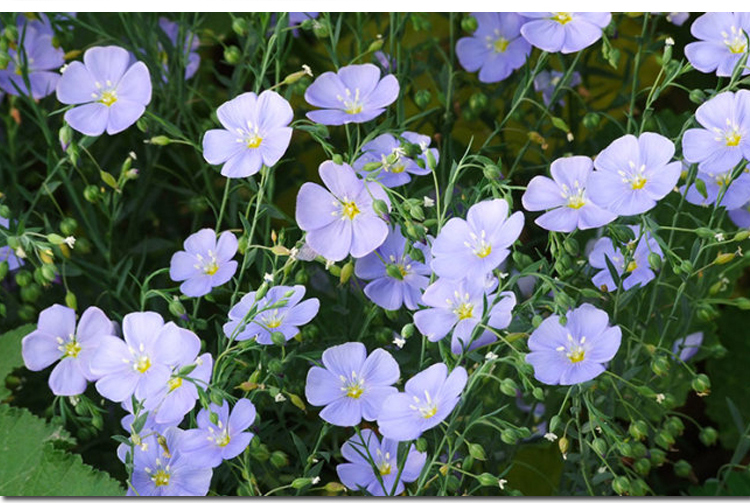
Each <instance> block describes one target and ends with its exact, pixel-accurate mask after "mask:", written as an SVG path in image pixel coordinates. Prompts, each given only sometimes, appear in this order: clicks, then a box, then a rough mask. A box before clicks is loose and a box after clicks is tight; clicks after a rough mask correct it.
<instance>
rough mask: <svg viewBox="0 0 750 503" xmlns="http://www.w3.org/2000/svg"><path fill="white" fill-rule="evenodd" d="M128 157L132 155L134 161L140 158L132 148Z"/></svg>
mask: <svg viewBox="0 0 750 503" xmlns="http://www.w3.org/2000/svg"><path fill="white" fill-rule="evenodd" d="M128 157H130V158H131V159H132V160H134V161H135V160H137V159H138V156H137V155H135V152H133V151H132V150H131V151H130V153H129V154H128Z"/></svg>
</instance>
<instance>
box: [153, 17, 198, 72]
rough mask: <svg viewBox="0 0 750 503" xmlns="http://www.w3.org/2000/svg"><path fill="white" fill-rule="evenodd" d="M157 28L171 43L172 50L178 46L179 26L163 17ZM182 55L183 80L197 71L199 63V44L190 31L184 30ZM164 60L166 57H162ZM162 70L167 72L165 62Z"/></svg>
mask: <svg viewBox="0 0 750 503" xmlns="http://www.w3.org/2000/svg"><path fill="white" fill-rule="evenodd" d="M159 27H160V28H161V29H162V31H164V33H166V34H167V38H169V41H170V42H172V48H176V47H177V45H178V41H177V38H178V36H179V34H180V25H179V24H177V23H175V22H174V21H170V20H169V19H167V18H165V17H160V18H159ZM183 41H184V44H183V51H182V52H183V54H184V55H185V61H186V64H185V80H187V79H189V78H191V77H192V76H193V75H195V72H197V71H198V66H200V63H201V57H200V56H199V55H198V47H200V45H201V42H200V40H199V39H198V37H197V36H196V35H195V34H194V33H193V32H191V31H189V30H186V31H185V33H184V34H183ZM164 58H166V55H165V56H164ZM163 64H164V70H167V62H166V60H165V61H164V63H163Z"/></svg>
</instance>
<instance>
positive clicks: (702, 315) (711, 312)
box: [696, 304, 719, 321]
mask: <svg viewBox="0 0 750 503" xmlns="http://www.w3.org/2000/svg"><path fill="white" fill-rule="evenodd" d="M696 315H697V316H698V319H699V320H701V321H711V320H714V319H716V317H717V316H719V312H718V311H717V310H716V309H715V308H714V307H713V306H712V305H710V304H701V305H700V306H698V308H697V310H696Z"/></svg>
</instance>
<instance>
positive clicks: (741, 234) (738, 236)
mask: <svg viewBox="0 0 750 503" xmlns="http://www.w3.org/2000/svg"><path fill="white" fill-rule="evenodd" d="M748 237H750V231H746V230H741V231H739V232H737V234H735V235H734V240H735V241H744V240H745V239H747V238H748Z"/></svg>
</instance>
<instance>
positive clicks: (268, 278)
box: [263, 272, 273, 283]
mask: <svg viewBox="0 0 750 503" xmlns="http://www.w3.org/2000/svg"><path fill="white" fill-rule="evenodd" d="M263 281H265V282H267V283H273V273H272V272H267V273H265V274H264V275H263Z"/></svg>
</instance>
